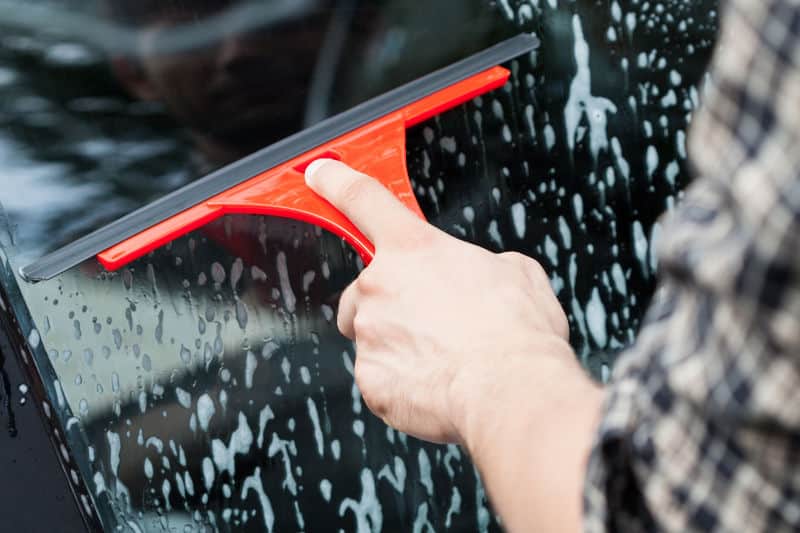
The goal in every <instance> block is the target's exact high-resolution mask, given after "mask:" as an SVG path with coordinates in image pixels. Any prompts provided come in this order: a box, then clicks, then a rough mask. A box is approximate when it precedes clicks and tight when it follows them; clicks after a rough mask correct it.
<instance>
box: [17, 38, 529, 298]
mask: <svg viewBox="0 0 800 533" xmlns="http://www.w3.org/2000/svg"><path fill="white" fill-rule="evenodd" d="M538 47H539V39H538V38H537V37H536V36H534V35H531V34H521V35H517V36H516V37H512V38H511V39H508V40H506V41H503V42H501V43H499V44H496V45H494V46H492V47H491V48H488V49H486V50H484V51H482V52H479V53H477V54H475V55H473V56H470V57H468V58H466V59H463V60H461V61H459V62H457V63H453V64H452V65H450V66H447V67H445V68H443V69H441V70H438V71H436V72H433V73H431V74H428V75H427V76H424V77H422V78H420V79H418V80H416V81H412V82H411V83H408V84H407V85H403V86H401V87H398V88H397V89H394V90H392V91H389V92H387V93H385V94H383V95H381V96H378V97H376V98H374V99H372V100H368V101H367V102H364V103H363V104H360V105H358V106H356V107H354V108H352V109H350V110H348V111H345V112H344V113H341V114H339V115H336V116H334V117H331V118H329V119H326V120H324V121H322V122H320V123H319V124H316V125H314V126H312V127H310V128H308V129H306V130H303V131H301V132H300V133H297V134H295V135H292V136H290V137H287V138H285V139H283V140H281V141H278V142H277V143H275V144H273V145H271V146H268V147H267V148H264V149H262V150H259V151H258V152H255V153H253V154H252V155H249V156H247V157H245V158H244V159H240V160H239V161H237V162H235V163H232V164H230V165H228V166H226V167H224V168H222V169H220V170H217V171H216V172H213V173H211V174H209V175H208V176H205V177H204V178H201V179H199V180H197V181H195V182H193V183H191V184H189V185H187V186H186V187H183V188H181V189H178V190H177V191H174V192H172V193H170V194H168V195H166V196H164V197H163V198H160V199H158V200H156V201H155V202H153V203H151V204H149V205H147V206H145V207H143V208H141V209H138V210H136V211H134V212H132V213H130V214H129V215H126V216H124V217H122V218H120V219H119V220H117V221H115V222H112V223H111V224H108V225H107V226H105V227H103V228H101V229H99V230H97V231H95V232H93V233H90V234H89V235H86V236H85V237H81V238H80V239H78V240H76V241H75V242H73V243H71V244H68V245H66V246H64V247H63V248H60V249H59V250H56V251H55V252H52V253H50V254H48V255H46V256H44V257H42V258H41V259H39V260H38V261H36V262H34V263H32V264H30V265H27V266H25V267H23V268H22V269H20V274H21V275H22V277H23V278H24V279H25V280H26V281H29V282H37V281H44V280H48V279H51V278H53V277H55V276H57V275H59V274H61V273H63V272H65V271H67V270H69V269H70V268H72V267H74V266H76V265H78V264H80V263H82V262H83V261H85V260H87V259H89V258H91V257H93V256H96V255H97V254H99V253H101V252H102V251H104V250H107V249H108V248H111V247H112V246H114V245H116V244H119V243H120V242H122V241H124V240H126V239H129V238H130V237H133V236H134V235H136V234H138V233H140V232H142V231H144V230H146V229H148V228H150V227H152V226H154V225H156V224H158V223H159V222H162V221H164V220H166V219H168V218H170V217H172V216H175V215H177V214H178V213H181V212H183V211H185V210H187V209H189V208H190V207H192V206H194V205H197V204H199V203H201V202H204V201H206V200H208V199H209V198H212V197H214V196H216V195H217V194H219V193H221V192H224V191H226V190H228V189H230V188H232V187H235V186H236V185H238V184H240V183H242V182H244V181H246V180H248V179H250V178H252V177H253V176H256V175H257V174H259V173H261V172H264V171H265V170H269V169H271V168H274V167H276V166H278V165H280V164H282V163H284V162H286V161H289V160H290V159H294V158H295V157H297V156H300V155H302V154H304V153H306V152H308V151H310V150H313V149H314V148H316V147H318V146H320V145H321V144H325V143H327V142H329V141H332V140H334V139H336V138H338V137H340V136H342V135H344V134H346V133H348V132H350V131H353V130H355V129H357V128H360V127H361V126H364V125H365V124H368V123H370V122H372V121H374V120H377V119H379V118H381V117H383V116H385V115H388V114H389V113H392V112H393V111H396V110H398V109H400V108H402V107H405V106H407V105H409V104H412V103H414V102H416V101H418V100H421V99H422V98H424V97H426V96H428V95H430V94H432V93H434V92H437V91H440V90H442V89H445V88H447V87H449V86H451V85H453V84H455V83H458V82H460V81H463V80H465V79H467V78H469V77H470V76H473V75H475V74H479V73H481V72H483V71H484V70H488V69H490V68H492V67H494V66H497V65H500V64H501V63H505V62H507V61H510V60H512V59H514V58H516V57H519V56H521V55H522V54H525V53H528V52H531V51H533V50H535V49H536V48H538Z"/></svg>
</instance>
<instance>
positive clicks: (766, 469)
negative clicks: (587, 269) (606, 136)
mask: <svg viewBox="0 0 800 533" xmlns="http://www.w3.org/2000/svg"><path fill="white" fill-rule="evenodd" d="M724 8H725V9H724V12H723V13H724V16H723V19H722V25H721V34H720V41H719V45H718V48H717V51H716V53H715V56H714V59H713V62H712V67H711V81H710V85H709V87H708V91H707V93H706V96H705V100H704V106H703V108H702V109H701V110H700V111H699V112H698V114H697V116H696V118H695V121H694V124H693V129H692V131H691V134H690V156H691V160H692V164H693V166H694V170H695V174H696V176H697V179H696V180H695V182H694V183H693V185H692V186H691V187H690V188H689V189H688V190H687V193H686V196H685V199H684V201H683V202H682V203H681V206H680V207H679V208H678V209H677V210H676V211H675V212H674V213H673V214H672V215H671V216H670V219H669V220H668V221H666V222H665V229H664V232H663V238H662V240H661V243H660V245H659V254H660V279H661V286H660V288H659V290H658V292H657V294H656V296H655V298H654V302H653V304H652V306H651V309H650V311H649V313H648V316H647V318H646V319H645V325H644V326H643V327H642V330H641V332H640V335H639V338H638V341H637V343H636V345H635V346H634V347H633V348H632V349H631V350H630V351H629V352H627V353H626V354H624V355H623V356H622V358H621V359H620V360H619V362H618V365H617V367H616V368H615V369H614V373H613V376H612V379H611V382H610V384H609V386H608V389H607V390H608V394H607V399H606V404H605V406H604V411H603V417H602V421H601V423H600V427H599V430H598V433H597V436H596V440H595V443H594V447H593V450H592V454H591V457H590V460H589V465H588V470H587V478H586V486H585V491H584V520H585V522H584V523H585V529H586V531H588V532H591V533H595V532H601V531H615V532H616V531H622V532H625V531H681V532H686V531H703V532H706V531H776V532H780V531H798V530H800V0H728V2H727V3H726V4H725V6H724Z"/></svg>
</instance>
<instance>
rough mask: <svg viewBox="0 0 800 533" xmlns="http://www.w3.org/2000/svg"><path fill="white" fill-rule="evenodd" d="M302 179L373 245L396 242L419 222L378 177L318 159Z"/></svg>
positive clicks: (331, 161) (416, 226)
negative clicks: (343, 215) (304, 178)
mask: <svg viewBox="0 0 800 533" xmlns="http://www.w3.org/2000/svg"><path fill="white" fill-rule="evenodd" d="M305 177H306V183H307V184H308V186H309V187H310V188H311V189H312V190H313V191H314V192H316V193H317V194H319V195H320V196H322V197H323V198H325V199H326V200H328V201H329V202H330V203H331V204H333V206H334V207H336V208H337V209H338V210H339V211H341V212H342V213H344V214H345V216H347V218H349V219H350V220H351V221H352V222H353V224H355V225H356V227H357V228H358V229H359V230H361V232H362V233H363V234H364V235H366V237H367V238H368V239H369V240H370V241H372V244H374V245H375V247H376V248H377V247H378V246H380V245H382V244H391V243H393V242H395V243H399V242H402V240H403V239H404V238H405V237H407V236H408V234H409V232H412V231H416V229H417V228H418V227H419V226H418V224H420V223H421V221H420V219H419V218H417V216H416V215H415V214H414V213H412V212H411V211H410V210H409V209H408V208H407V207H406V206H405V205H403V203H402V202H401V201H400V200H398V199H397V198H395V196H394V195H393V194H392V193H391V192H389V190H388V189H386V187H384V186H383V185H382V184H381V183H380V182H379V181H377V180H376V179H374V178H371V177H370V176H367V175H366V174H362V173H360V172H357V171H355V170H353V169H352V168H350V167H349V166H347V165H345V164H344V163H341V162H339V161H336V160H333V159H318V160H316V161H314V162H313V163H311V164H310V165H309V166H308V168H307V169H306V174H305Z"/></svg>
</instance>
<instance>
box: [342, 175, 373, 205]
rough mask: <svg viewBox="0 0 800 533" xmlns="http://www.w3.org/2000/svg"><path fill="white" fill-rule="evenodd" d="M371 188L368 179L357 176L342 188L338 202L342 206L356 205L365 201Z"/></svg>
mask: <svg viewBox="0 0 800 533" xmlns="http://www.w3.org/2000/svg"><path fill="white" fill-rule="evenodd" d="M371 188H372V183H370V181H369V178H365V177H361V176H357V177H354V178H353V179H351V180H350V181H348V182H347V183H346V184H345V185H344V186H342V188H341V190H340V191H339V200H340V201H341V203H342V204H343V205H350V204H358V203H362V202H364V201H366V199H367V197H368V196H369V191H370V190H371Z"/></svg>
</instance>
